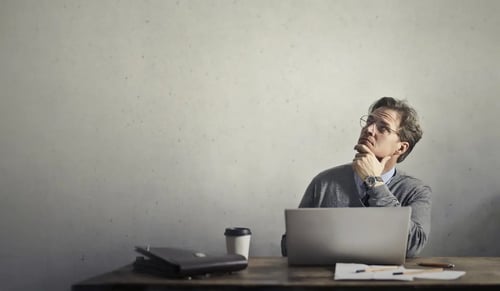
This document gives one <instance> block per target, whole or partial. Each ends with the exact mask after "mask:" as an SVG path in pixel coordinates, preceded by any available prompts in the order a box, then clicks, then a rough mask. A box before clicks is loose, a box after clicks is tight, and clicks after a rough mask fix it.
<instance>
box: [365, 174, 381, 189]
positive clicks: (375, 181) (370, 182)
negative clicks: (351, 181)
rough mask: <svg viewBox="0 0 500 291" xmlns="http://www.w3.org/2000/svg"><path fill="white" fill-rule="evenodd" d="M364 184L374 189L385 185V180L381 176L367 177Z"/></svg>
mask: <svg viewBox="0 0 500 291" xmlns="http://www.w3.org/2000/svg"><path fill="white" fill-rule="evenodd" d="M363 183H364V184H365V186H366V187H367V188H368V189H372V188H374V187H378V186H381V185H383V184H384V180H382V177H380V176H367V177H366V178H365V179H364V180H363Z"/></svg>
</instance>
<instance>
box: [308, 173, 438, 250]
mask: <svg viewBox="0 0 500 291" xmlns="http://www.w3.org/2000/svg"><path fill="white" fill-rule="evenodd" d="M367 194H368V195H369V197H370V199H369V200H368V204H369V205H370V206H371V207H399V206H410V207H411V210H412V211H411V225H410V232H409V234H408V249H407V252H406V256H407V257H414V256H416V255H417V254H418V253H419V252H420V251H421V250H422V249H423V247H424V246H425V243H426V242H427V238H428V236H429V232H430V227H431V224H430V222H431V188H430V187H429V186H427V185H425V184H423V183H422V181H420V180H418V179H416V178H413V177H411V176H408V175H406V174H405V173H403V172H402V171H400V170H397V169H396V173H395V174H394V176H393V177H392V179H391V180H390V181H389V183H388V184H386V185H383V186H379V187H374V188H373V189H371V190H368V191H367ZM299 207H365V206H364V205H363V203H362V201H361V199H360V196H359V195H358V190H357V188H356V182H355V181H354V170H353V169H352V165H351V164H346V165H341V166H337V167H334V168H331V169H328V170H326V171H323V172H321V173H319V174H318V175H317V176H316V177H314V179H313V180H312V182H311V183H310V184H309V186H308V187H307V190H306V192H305V194H304V196H303V197H302V201H301V202H300V205H299Z"/></svg>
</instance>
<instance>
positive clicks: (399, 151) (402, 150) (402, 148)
mask: <svg viewBox="0 0 500 291" xmlns="http://www.w3.org/2000/svg"><path fill="white" fill-rule="evenodd" d="M409 148H410V144H409V143H408V142H407V141H401V142H399V148H398V149H397V150H396V154H397V155H402V154H404V153H405V152H406V151H407V150H408V149H409Z"/></svg>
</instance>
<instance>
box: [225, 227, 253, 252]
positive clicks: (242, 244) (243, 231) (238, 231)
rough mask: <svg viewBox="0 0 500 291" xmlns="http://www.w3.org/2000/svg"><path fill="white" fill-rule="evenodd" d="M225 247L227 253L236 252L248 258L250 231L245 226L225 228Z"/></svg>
mask: <svg viewBox="0 0 500 291" xmlns="http://www.w3.org/2000/svg"><path fill="white" fill-rule="evenodd" d="M224 235H225V236H226V249H227V253H228V254H238V255H242V256H244V257H245V258H246V259H247V260H248V252H249V250H250V237H251V235H252V232H251V231H250V229H249V228H246V227H231V228H226V231H225V232H224Z"/></svg>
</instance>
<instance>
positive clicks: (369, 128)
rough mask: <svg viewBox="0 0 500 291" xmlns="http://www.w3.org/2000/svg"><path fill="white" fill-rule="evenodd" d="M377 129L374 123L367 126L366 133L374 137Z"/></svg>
mask: <svg viewBox="0 0 500 291" xmlns="http://www.w3.org/2000/svg"><path fill="white" fill-rule="evenodd" d="M375 128H376V124H375V122H374V123H372V124H369V125H367V126H366V132H368V133H369V134H371V135H373V134H375Z"/></svg>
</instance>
